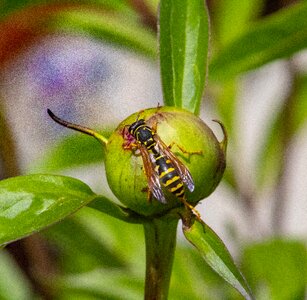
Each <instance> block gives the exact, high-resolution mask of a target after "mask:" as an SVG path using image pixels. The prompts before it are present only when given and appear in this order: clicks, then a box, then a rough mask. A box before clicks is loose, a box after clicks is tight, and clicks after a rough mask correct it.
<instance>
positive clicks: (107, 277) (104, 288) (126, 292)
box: [52, 269, 144, 300]
mask: <svg viewBox="0 0 307 300" xmlns="http://www.w3.org/2000/svg"><path fill="white" fill-rule="evenodd" d="M52 284H53V287H55V288H56V291H60V293H59V294H62V293H63V292H64V293H67V292H74V293H76V292H79V293H82V294H83V295H84V296H96V299H125V300H130V299H131V300H135V299H142V298H143V288H144V287H143V285H144V283H143V279H142V277H141V276H138V275H135V274H133V273H132V272H123V271H122V270H108V271H106V270H101V269H97V270H94V271H91V272H86V273H81V274H74V275H66V276H59V277H58V278H57V279H56V280H54V281H53V283H52ZM71 299H72V298H71Z"/></svg>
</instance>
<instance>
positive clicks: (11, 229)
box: [0, 175, 95, 245]
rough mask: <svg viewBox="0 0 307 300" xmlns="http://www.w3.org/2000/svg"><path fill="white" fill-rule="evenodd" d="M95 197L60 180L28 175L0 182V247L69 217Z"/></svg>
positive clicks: (67, 179) (69, 181)
mask: <svg viewBox="0 0 307 300" xmlns="http://www.w3.org/2000/svg"><path fill="white" fill-rule="evenodd" d="M94 197H95V194H94V193H93V192H92V191H91V189H90V188H89V187H88V186H87V185H86V184H84V183H83V182H81V181H79V180H77V179H74V178H70V177H64V176H52V175H28V176H19V177H14V178H9V179H6V180H2V181H1V182H0V245H1V244H7V243H9V242H11V241H14V240H17V239H20V238H22V237H25V236H27V235H29V234H31V233H33V232H36V231H38V230H41V229H43V228H45V227H47V226H49V225H50V224H52V223H55V222H57V221H59V220H61V219H63V218H65V217H66V216H68V215H70V214H72V213H73V212H75V211H76V210H78V209H79V208H81V207H82V206H84V205H86V204H87V203H89V202H90V201H91V200H92V199H93V198H94Z"/></svg>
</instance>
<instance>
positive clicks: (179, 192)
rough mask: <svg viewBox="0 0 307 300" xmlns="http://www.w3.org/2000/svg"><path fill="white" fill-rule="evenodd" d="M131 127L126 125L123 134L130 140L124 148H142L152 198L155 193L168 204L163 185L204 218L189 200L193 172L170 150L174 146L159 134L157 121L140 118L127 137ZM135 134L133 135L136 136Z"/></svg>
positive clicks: (157, 197) (192, 183) (192, 189)
mask: <svg viewBox="0 0 307 300" xmlns="http://www.w3.org/2000/svg"><path fill="white" fill-rule="evenodd" d="M128 126H129V125H128ZM128 126H127V127H128ZM127 127H125V129H124V133H123V135H124V139H126V141H125V142H124V144H123V147H124V149H133V148H136V149H139V151H140V153H141V156H142V160H143V165H144V170H145V175H146V177H147V182H148V189H149V199H150V198H151V194H152V195H153V196H154V197H155V198H156V199H157V200H158V201H160V202H162V203H166V199H165V196H164V193H163V190H162V186H161V184H162V185H163V186H164V187H165V188H166V189H167V190H168V191H169V192H171V193H172V194H173V195H175V196H176V197H177V198H178V199H179V200H180V201H181V202H183V203H184V205H185V206H186V207H187V208H189V209H192V211H193V212H194V213H195V214H196V215H197V216H198V217H199V218H200V215H199V213H198V212H197V211H196V210H195V209H194V207H193V206H192V205H190V204H189V203H188V202H187V201H186V193H185V188H184V185H185V186H186V187H187V188H188V189H189V191H190V192H193V191H194V188H195V186H194V181H193V178H192V176H191V173H190V171H189V170H188V168H187V167H186V166H185V165H184V164H183V163H182V162H181V161H180V160H179V159H178V158H177V157H176V156H175V154H174V153H173V152H172V151H171V150H170V146H166V144H165V143H164V142H163V141H162V140H161V138H160V137H159V136H158V134H157V133H156V124H155V125H154V126H152V127H150V126H149V125H147V124H146V122H145V120H144V119H138V118H137V120H136V121H135V122H134V123H132V124H131V125H130V126H129V127H128V135H130V137H129V136H128V137H127V132H125V130H127ZM131 136H132V137H133V138H132V139H131ZM177 146H178V145H177ZM178 147H179V146H178ZM179 149H180V150H181V151H183V152H186V153H189V154H202V152H201V151H195V152H187V151H185V150H184V149H182V148H181V147H179Z"/></svg>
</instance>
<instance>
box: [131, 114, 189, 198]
mask: <svg viewBox="0 0 307 300" xmlns="http://www.w3.org/2000/svg"><path fill="white" fill-rule="evenodd" d="M129 131H130V133H131V134H132V135H133V136H135V138H136V140H137V141H138V142H139V143H141V144H142V145H144V146H145V147H146V149H147V151H148V152H150V153H152V154H153V157H154V160H155V172H157V173H158V175H159V180H160V182H161V184H162V185H163V186H164V187H165V188H166V189H167V190H168V191H170V192H171V193H172V194H173V195H175V196H176V197H178V198H181V199H184V196H185V190H184V185H183V181H182V179H181V177H180V176H179V174H178V172H177V170H176V169H175V167H174V165H173V164H172V162H171V160H170V159H169V158H168V157H166V156H165V155H164V154H163V153H161V152H160V151H159V150H158V149H157V147H155V146H156V145H157V143H156V141H155V139H154V134H155V133H154V131H153V130H152V129H151V128H150V127H149V126H147V125H146V124H145V121H144V120H142V119H141V120H138V121H137V122H135V123H133V124H132V125H131V126H130V128H129Z"/></svg>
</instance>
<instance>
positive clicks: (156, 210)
mask: <svg viewBox="0 0 307 300" xmlns="http://www.w3.org/2000/svg"><path fill="white" fill-rule="evenodd" d="M138 117H139V118H142V119H145V121H146V124H147V125H148V126H150V127H155V126H156V129H157V131H156V134H157V135H158V136H159V137H160V139H161V140H162V141H163V142H164V143H165V144H166V145H172V147H171V151H172V152H173V153H174V154H175V155H176V156H177V157H178V158H179V160H180V161H181V162H182V163H183V164H184V165H185V166H186V167H187V168H188V170H189V171H190V173H191V175H192V178H193V181H194V184H195V189H194V191H193V192H190V191H189V190H188V189H187V188H186V189H185V193H186V200H187V201H188V202H189V203H191V204H192V205H193V206H194V205H196V204H197V202H199V201H200V200H202V199H204V198H206V197H207V196H209V195H210V194H211V193H212V192H213V191H214V189H215V188H216V186H217V185H218V183H219V182H220V180H221V178H222V175H223V173H224V170H225V155H226V153H225V151H226V142H227V141H226V138H225V140H224V141H223V142H221V143H220V142H219V141H218V140H217V139H216V137H215V135H214V134H213V132H212V130H211V129H210V128H209V127H208V126H207V125H206V124H205V123H204V122H203V121H202V120H201V119H199V118H198V117H197V116H195V115H194V114H192V113H190V112H187V111H185V110H182V109H178V108H174V107H159V108H151V109H147V110H145V111H142V112H141V113H139V114H138V113H135V114H133V115H131V116H130V117H128V118H127V119H126V120H124V121H123V122H122V123H121V124H120V125H119V126H118V127H117V129H116V130H115V131H114V133H113V134H112V135H111V137H110V138H109V140H108V142H107V144H106V160H105V166H106V174H107V179H108V183H109V185H110V188H111V190H112V191H113V193H114V194H115V196H116V197H117V198H118V199H119V200H120V201H121V202H122V203H123V204H124V205H125V206H127V207H128V208H130V209H131V210H133V211H135V212H137V213H139V214H142V215H145V216H153V215H158V214H163V213H165V212H167V211H168V210H169V209H171V208H175V207H179V206H181V205H182V203H181V201H180V200H179V199H178V198H176V197H175V196H174V195H172V194H171V193H170V192H168V191H167V190H166V189H165V188H162V190H163V193H164V195H165V198H166V200H167V204H163V203H160V202H159V201H157V200H156V199H155V198H153V197H152V199H151V201H149V199H148V193H147V191H148V183H147V178H146V175H145V172H144V165H143V160H142V156H141V154H140V153H138V152H139V151H133V150H131V149H125V147H124V145H127V143H129V142H131V141H127V138H128V137H127V134H126V132H127V130H126V129H127V127H128V125H131V124H132V123H133V122H135V121H136V120H137V118H138ZM223 130H224V129H223ZM224 133H225V132H224ZM130 138H131V136H130ZM182 150H183V151H182ZM152 167H153V168H154V166H152Z"/></svg>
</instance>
